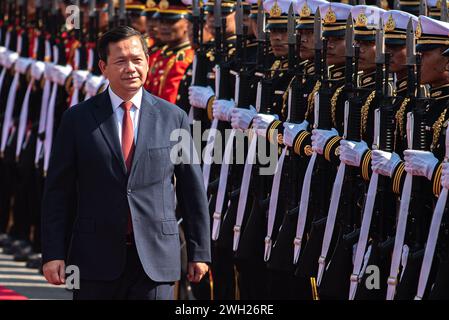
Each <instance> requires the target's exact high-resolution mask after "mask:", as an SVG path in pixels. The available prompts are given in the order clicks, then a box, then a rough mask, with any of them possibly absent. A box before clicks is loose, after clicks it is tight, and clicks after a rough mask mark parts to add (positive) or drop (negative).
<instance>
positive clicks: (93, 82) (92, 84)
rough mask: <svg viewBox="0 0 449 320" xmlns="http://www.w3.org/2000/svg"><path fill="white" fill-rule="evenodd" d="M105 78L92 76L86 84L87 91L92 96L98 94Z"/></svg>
mask: <svg viewBox="0 0 449 320" xmlns="http://www.w3.org/2000/svg"><path fill="white" fill-rule="evenodd" d="M103 80H104V79H103V77H101V76H90V77H89V79H87V82H86V85H85V88H86V93H87V94H88V95H89V96H91V97H93V96H94V95H96V94H97V91H98V88H99V87H100V85H101V84H102V82H103Z"/></svg>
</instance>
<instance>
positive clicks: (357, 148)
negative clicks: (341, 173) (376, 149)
mask: <svg viewBox="0 0 449 320" xmlns="http://www.w3.org/2000/svg"><path fill="white" fill-rule="evenodd" d="M340 146H341V147H340V161H342V162H344V163H345V164H347V165H348V166H354V167H359V166H360V161H361V160H362V156H363V154H364V153H365V151H366V150H368V145H367V144H366V142H365V141H363V140H362V141H360V142H355V141H349V140H341V141H340Z"/></svg>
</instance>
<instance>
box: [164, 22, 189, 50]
mask: <svg viewBox="0 0 449 320" xmlns="http://www.w3.org/2000/svg"><path fill="white" fill-rule="evenodd" d="M187 27H188V22H187V20H186V19H179V20H168V19H161V20H160V22H159V26H158V31H159V32H158V35H159V39H160V40H161V41H162V42H163V43H166V44H174V43H179V42H180V41H182V40H184V39H185V38H186V36H187Z"/></svg>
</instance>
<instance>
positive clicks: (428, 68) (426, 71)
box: [421, 48, 449, 87]
mask: <svg viewBox="0 0 449 320" xmlns="http://www.w3.org/2000/svg"><path fill="white" fill-rule="evenodd" d="M442 52H443V49H442V48H436V49H433V50H429V51H424V52H423V53H422V59H421V84H430V85H431V86H433V87H436V86H440V85H443V84H445V83H447V77H448V74H449V73H448V71H446V65H447V63H448V58H447V57H445V56H443V55H442Z"/></svg>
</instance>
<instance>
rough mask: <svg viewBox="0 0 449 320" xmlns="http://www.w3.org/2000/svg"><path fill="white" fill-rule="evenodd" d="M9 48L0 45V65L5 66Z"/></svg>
mask: <svg viewBox="0 0 449 320" xmlns="http://www.w3.org/2000/svg"><path fill="white" fill-rule="evenodd" d="M7 51H8V50H6V48H5V47H3V46H0V66H2V67H3V66H5V58H6V52H7Z"/></svg>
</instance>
